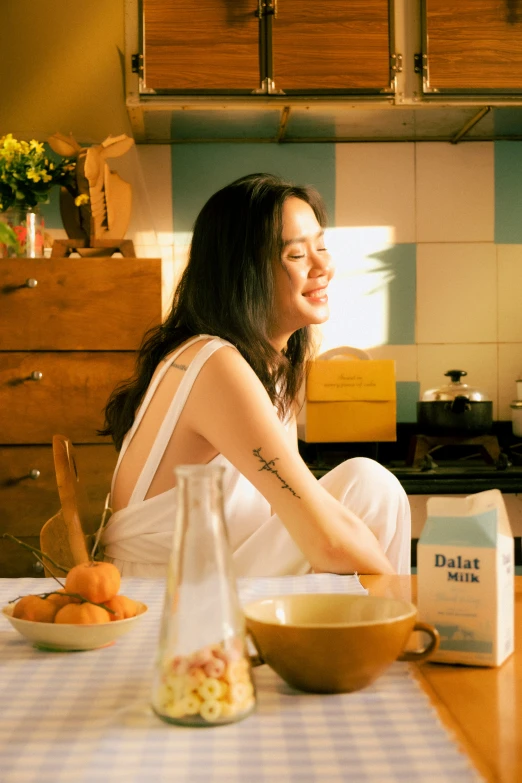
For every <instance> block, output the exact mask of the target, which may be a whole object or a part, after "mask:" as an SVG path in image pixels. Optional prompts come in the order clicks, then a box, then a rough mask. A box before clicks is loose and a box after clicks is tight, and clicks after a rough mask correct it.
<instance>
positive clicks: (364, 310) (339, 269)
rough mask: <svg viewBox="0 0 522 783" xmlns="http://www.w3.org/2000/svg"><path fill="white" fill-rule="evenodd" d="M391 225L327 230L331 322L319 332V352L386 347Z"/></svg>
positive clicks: (324, 325) (391, 278)
mask: <svg viewBox="0 0 522 783" xmlns="http://www.w3.org/2000/svg"><path fill="white" fill-rule="evenodd" d="M394 240H395V230H394V227H393V226H360V227H359V226H358V227H353V226H339V227H336V228H329V229H327V231H326V244H327V247H328V249H329V251H330V253H331V255H332V260H333V263H334V265H335V275H334V277H333V279H332V282H331V283H330V286H329V289H328V300H329V303H330V319H329V320H328V321H327V322H326V323H325V324H323V325H322V326H321V327H320V332H321V334H322V342H321V351H327V350H329V349H330V348H335V347H337V346H340V345H349V346H353V347H355V348H363V349H364V348H369V347H371V346H375V345H384V344H386V343H387V342H388V334H389V313H390V299H389V286H390V284H391V282H392V280H393V277H394V272H393V269H392V267H391V265H390V262H389V260H388V258H387V256H388V252H389V250H390V248H391V247H392V246H393V245H394Z"/></svg>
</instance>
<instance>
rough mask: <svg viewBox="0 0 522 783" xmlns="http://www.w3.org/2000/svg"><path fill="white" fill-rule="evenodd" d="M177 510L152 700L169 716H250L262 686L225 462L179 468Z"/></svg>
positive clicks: (197, 719) (203, 720) (197, 720)
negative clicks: (230, 528)
mask: <svg viewBox="0 0 522 783" xmlns="http://www.w3.org/2000/svg"><path fill="white" fill-rule="evenodd" d="M175 473H176V481H177V512H176V518H175V530H174V540H173V547H172V553H171V558H170V564H169V572H168V577H167V588H166V595H165V604H164V609H163V617H162V623H161V631H160V639H159V645H158V651H157V656H156V663H155V670H154V680H153V693H152V707H153V709H154V711H155V712H156V714H157V715H158V716H159V717H160V718H162V719H163V720H165V721H167V722H169V723H175V724H181V725H185V726H216V725H222V724H224V723H231V722H234V721H237V720H241V719H242V718H244V717H246V716H247V715H249V714H250V713H251V712H252V710H253V709H254V707H255V700H256V697H255V690H254V683H253V679H252V670H251V665H250V658H249V655H248V651H247V646H246V640H245V620H244V615H243V612H242V609H241V606H240V603H239V598H238V595H237V591H236V583H235V577H234V573H233V563H232V555H231V552H230V548H229V545H228V539H227V534H226V529H225V521H224V511H223V486H222V482H223V478H222V473H223V468H222V467H220V466H215V465H214V466H212V465H187V466H180V467H178V468H176V469H175Z"/></svg>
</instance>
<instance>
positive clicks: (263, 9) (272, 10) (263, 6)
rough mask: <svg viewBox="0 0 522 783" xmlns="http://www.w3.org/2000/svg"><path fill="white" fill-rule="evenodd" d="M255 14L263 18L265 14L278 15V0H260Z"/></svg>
mask: <svg viewBox="0 0 522 783" xmlns="http://www.w3.org/2000/svg"><path fill="white" fill-rule="evenodd" d="M254 16H257V18H258V19H261V18H262V17H263V16H275V17H277V0H258V3H257V8H256V10H255V11H254Z"/></svg>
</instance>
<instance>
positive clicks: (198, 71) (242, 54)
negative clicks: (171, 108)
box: [140, 0, 393, 94]
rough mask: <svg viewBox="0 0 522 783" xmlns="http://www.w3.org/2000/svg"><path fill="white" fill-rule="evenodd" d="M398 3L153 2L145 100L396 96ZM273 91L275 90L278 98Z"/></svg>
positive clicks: (145, 43) (148, 1) (147, 25)
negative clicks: (393, 68)
mask: <svg viewBox="0 0 522 783" xmlns="http://www.w3.org/2000/svg"><path fill="white" fill-rule="evenodd" d="M390 4H391V5H393V0H317V1H316V2H312V0H308V2H307V1H306V0H143V6H142V7H143V17H142V54H143V70H142V82H141V86H140V90H141V91H142V92H143V93H144V94H146V93H150V92H151V91H154V92H158V93H170V94H176V93H178V94H183V93H188V94H192V93H199V94H212V93H214V94H215V93H225V94H227V93H243V94H251V93H252V92H254V91H258V90H260V89H263V90H264V91H267V90H268V87H267V85H268V84H269V83H271V82H272V81H273V82H274V83H275V88H276V90H282V91H283V92H285V93H292V92H295V93H304V94H306V93H311V94H314V93H316V94H317V93H332V92H334V93H335V92H348V93H350V92H352V93H357V92H366V93H379V92H381V91H383V90H386V91H389V86H390V55H391V54H392V53H391V52H390V23H389V19H390V10H389V7H390ZM268 91H269V90H268Z"/></svg>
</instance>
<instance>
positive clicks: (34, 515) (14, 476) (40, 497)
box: [0, 445, 117, 577]
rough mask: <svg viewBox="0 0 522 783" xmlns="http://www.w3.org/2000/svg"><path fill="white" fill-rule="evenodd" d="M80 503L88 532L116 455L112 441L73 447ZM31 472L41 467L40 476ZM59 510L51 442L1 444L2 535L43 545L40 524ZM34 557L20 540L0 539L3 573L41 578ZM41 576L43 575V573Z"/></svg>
mask: <svg viewBox="0 0 522 783" xmlns="http://www.w3.org/2000/svg"><path fill="white" fill-rule="evenodd" d="M75 454H76V461H77V467H78V475H79V478H80V481H79V484H78V505H79V509H80V515H81V519H82V524H83V526H84V529H85V532H86V533H92V532H94V531H95V530H96V529H97V527H98V525H99V523H100V520H101V515H102V512H103V507H104V503H105V498H106V496H107V493H108V492H109V490H110V483H111V479H112V473H113V471H114V466H115V465H116V460H117V453H116V450H115V449H114V447H113V446H111V445H100V446H75ZM31 470H37V471H39V476H38V478H36V479H31V478H30V477H29V474H30V471H31ZM59 508H60V499H59V496H58V489H57V487H56V477H55V472H54V463H53V454H52V448H51V447H50V446H12V447H3V448H0V533H11V535H13V536H16V537H17V538H20V539H21V540H23V541H25V542H26V543H29V544H31V545H32V546H36V547H38V546H39V534H40V529H41V527H42V525H43V524H44V523H45V522H46V521H47V520H48V519H50V517H52V516H53V515H54V514H56V512H57V511H58V510H59ZM33 565H34V558H33V557H32V555H30V554H29V553H28V552H26V550H24V549H22V547H20V546H19V545H18V544H15V543H14V542H11V541H5V540H3V539H0V577H6V576H37V575H39V574H38V570H37V569H36V570H35V569H34V568H33ZM41 575H42V576H43V573H42V574H41Z"/></svg>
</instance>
